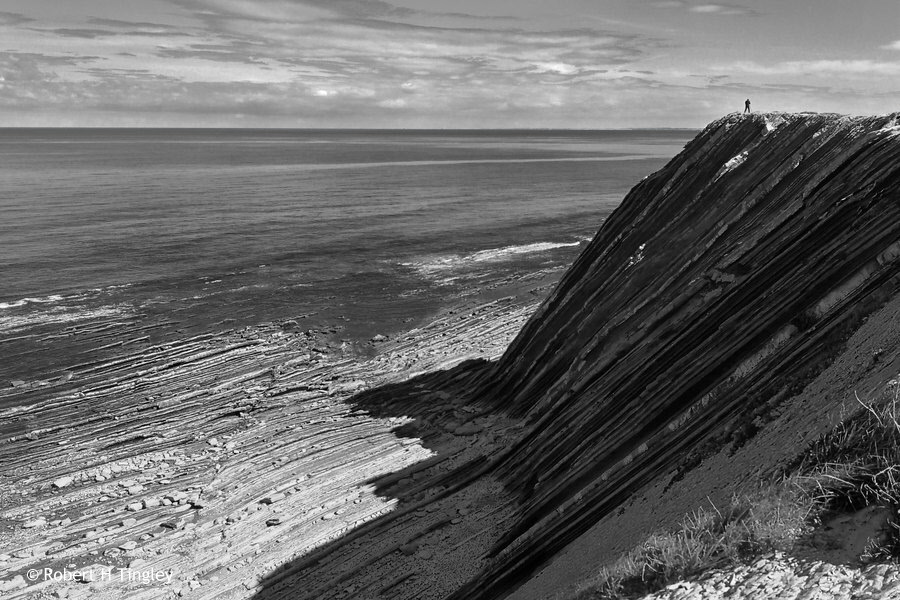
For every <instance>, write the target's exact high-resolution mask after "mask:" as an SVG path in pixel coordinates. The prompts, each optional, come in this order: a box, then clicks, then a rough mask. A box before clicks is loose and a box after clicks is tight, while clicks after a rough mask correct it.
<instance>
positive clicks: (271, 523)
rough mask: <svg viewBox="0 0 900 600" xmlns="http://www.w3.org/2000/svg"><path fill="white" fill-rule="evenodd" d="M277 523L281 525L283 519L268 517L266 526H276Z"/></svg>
mask: <svg viewBox="0 0 900 600" xmlns="http://www.w3.org/2000/svg"><path fill="white" fill-rule="evenodd" d="M275 525H281V519H278V518H275V519H268V520H267V521H266V527H274V526H275Z"/></svg>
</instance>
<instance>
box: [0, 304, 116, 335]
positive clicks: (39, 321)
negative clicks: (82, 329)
mask: <svg viewBox="0 0 900 600" xmlns="http://www.w3.org/2000/svg"><path fill="white" fill-rule="evenodd" d="M130 312H132V311H131V310H130V308H128V307H123V306H99V307H97V308H77V309H70V308H66V307H64V306H54V307H52V308H51V309H49V310H46V311H42V312H35V313H31V314H25V315H10V316H0V331H2V332H13V331H20V330H22V329H27V328H29V327H36V326H38V325H52V324H60V323H70V322H72V321H85V320H89V319H99V318H103V317H114V316H121V315H125V314H129V313H130Z"/></svg>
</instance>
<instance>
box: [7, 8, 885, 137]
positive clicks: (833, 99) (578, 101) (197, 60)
mask: <svg viewBox="0 0 900 600" xmlns="http://www.w3.org/2000/svg"><path fill="white" fill-rule="evenodd" d="M898 76H900V2H898V1H897V0H855V1H851V0H752V1H751V0H744V1H743V2H735V3H728V4H719V3H708V2H703V1H694V0H554V1H553V2H548V1H547V0H454V1H453V2H448V1H446V0H445V1H438V0H0V126H6V127H10V126H54V127H56V126H149V127H314V128H315V127H323V128H331V127H348V128H357V127H363V128H567V129H617V128H635V127H688V128H696V127H702V126H703V125H705V124H706V123H708V122H709V121H711V120H713V119H716V118H718V117H720V116H722V115H724V114H726V113H729V112H733V111H740V110H742V109H743V107H744V99H745V98H750V99H751V102H752V108H753V109H754V110H755V111H816V112H839V113H849V114H881V113H887V112H892V111H895V110H900V83H898V82H900V77H898Z"/></svg>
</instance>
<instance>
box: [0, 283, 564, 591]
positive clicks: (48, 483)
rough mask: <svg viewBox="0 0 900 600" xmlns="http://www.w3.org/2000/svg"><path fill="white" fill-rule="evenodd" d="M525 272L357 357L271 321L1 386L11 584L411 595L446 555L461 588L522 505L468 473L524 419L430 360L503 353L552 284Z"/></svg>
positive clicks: (0, 536)
mask: <svg viewBox="0 0 900 600" xmlns="http://www.w3.org/2000/svg"><path fill="white" fill-rule="evenodd" d="M507 283H508V282H507ZM516 283H517V285H518V286H519V287H518V288H517V289H516V290H514V291H516V292H521V293H520V294H518V295H513V296H508V297H501V298H499V299H496V300H491V301H487V302H483V301H482V302H478V301H474V300H469V301H468V302H466V303H463V304H461V305H458V306H457V307H456V308H454V309H450V310H446V311H445V312H444V314H442V315H441V316H439V317H438V318H437V319H435V320H434V321H432V322H430V323H428V324H427V325H424V326H422V327H420V328H416V329H413V330H410V331H408V332H405V333H403V334H401V335H389V336H386V335H376V336H374V337H373V338H372V339H371V340H369V341H368V342H367V344H365V345H367V346H369V347H368V348H367V349H366V352H364V353H360V352H357V350H358V348H354V347H351V346H350V345H349V344H346V343H345V344H342V345H338V344H337V343H331V340H329V339H328V338H327V336H326V335H325V333H327V332H321V331H300V330H297V328H296V327H294V326H293V324H290V325H289V326H287V327H285V326H283V324H282V326H279V325H276V324H271V325H264V326H259V327H250V328H244V329H242V330H239V331H230V332H226V333H223V334H220V335H203V336H197V337H194V338H191V339H185V340H178V341H173V342H167V343H165V344H162V345H158V346H150V347H145V348H140V349H135V350H132V351H130V352H129V351H128V350H127V349H125V348H123V349H122V351H121V353H120V354H118V356H117V357H116V358H114V359H110V360H103V361H97V362H92V363H89V364H83V365H77V366H74V367H72V368H70V369H69V370H68V373H69V375H68V376H67V377H63V378H54V379H51V380H40V381H32V382H25V381H22V382H17V383H16V385H15V386H12V387H9V388H7V389H6V390H4V391H3V392H0V402H2V403H3V404H2V405H3V406H8V407H9V408H7V409H5V410H3V411H2V412H0V422H2V423H3V433H4V439H3V441H2V443H0V464H2V465H3V466H2V470H0V572H2V573H3V574H4V575H3V577H2V578H0V593H2V594H3V597H14V598H15V597H23V598H24V597H39V596H46V597H60V598H61V597H68V598H94V597H96V598H122V597H126V596H127V597H135V598H169V597H180V596H188V597H192V598H222V597H232V598H247V597H251V596H253V595H256V594H259V593H261V592H262V593H264V594H266V595H276V596H277V595H278V593H277V590H278V585H276V584H277V583H278V582H279V581H282V580H285V578H287V579H289V580H290V581H291V582H296V581H302V583H303V588H304V589H306V590H308V591H309V592H310V595H314V594H313V591H316V594H318V593H319V592H323V593H327V594H330V595H332V597H359V596H358V593H360V592H361V590H362V588H363V587H365V588H367V589H370V590H375V591H382V592H385V591H388V590H392V589H395V590H397V592H398V594H400V595H401V596H404V595H407V594H409V593H412V592H411V590H419V592H421V590H422V589H423V588H425V587H430V586H431V585H432V584H431V583H429V581H428V580H429V579H430V577H428V576H427V574H428V573H429V572H430V571H434V570H440V571H442V572H443V573H445V574H446V573H447V572H448V569H449V572H458V576H456V577H447V578H445V579H444V581H445V582H446V583H445V587H444V588H443V590H440V589H435V590H434V592H435V593H434V594H433V595H434V596H439V595H441V593H440V592H441V591H443V592H444V593H447V592H449V591H451V590H452V589H453V586H454V585H459V584H461V583H462V582H463V581H464V580H465V579H467V578H468V577H471V576H472V575H474V573H475V569H476V568H477V563H475V562H472V561H470V560H468V559H469V557H471V556H472V554H473V547H475V546H477V547H479V548H480V547H482V546H484V545H485V544H487V543H492V542H493V541H494V539H495V538H496V537H497V536H498V535H499V531H493V530H492V529H491V526H490V525H489V524H492V523H501V522H502V521H503V519H504V518H509V516H510V511H509V509H508V507H507V505H506V504H505V503H504V499H505V496H504V493H503V492H502V489H501V486H499V485H492V484H491V483H489V482H482V483H479V484H478V485H475V486H466V485H465V484H466V483H469V482H471V481H472V480H473V479H474V478H476V477H477V476H478V475H480V474H482V473H483V472H484V470H485V464H487V462H489V460H490V457H491V456H492V455H494V454H495V453H497V452H498V451H499V450H500V449H502V448H503V447H504V446H505V444H506V443H508V440H509V439H511V438H515V437H516V436H517V435H518V434H519V432H520V431H521V428H520V425H519V424H518V423H516V422H513V421H511V420H509V419H505V418H503V417H500V416H497V415H494V414H492V413H491V412H490V411H489V410H486V409H485V408H484V407H483V406H479V405H478V404H476V403H471V402H469V401H468V400H467V399H466V398H464V397H462V396H457V395H454V394H453V393H452V392H449V391H446V390H448V389H451V390H452V388H453V385H452V381H450V382H449V383H448V381H449V380H452V378H453V376H454V375H453V374H454V371H453V370H451V371H449V375H443V376H439V378H441V377H443V378H444V379H443V380H442V381H438V380H436V379H435V378H434V377H433V376H431V377H429V376H421V377H417V375H419V374H422V373H430V372H433V371H436V370H439V369H448V368H452V367H453V366H454V365H456V364H458V363H460V362H462V361H470V364H473V365H475V367H474V368H472V369H464V370H463V371H464V372H465V373H466V375H465V377H471V376H472V374H473V373H474V374H477V373H478V372H479V371H481V370H483V368H480V367H479V366H478V365H484V364H486V363H485V362H484V361H485V360H488V359H492V358H496V357H497V356H499V355H500V354H501V353H502V352H503V351H504V350H505V348H506V346H507V344H508V343H509V341H510V340H511V339H512V337H513V336H514V335H515V334H516V333H517V331H518V330H519V328H520V327H521V326H522V324H523V323H524V322H525V320H526V319H527V318H528V317H529V315H530V314H531V313H532V312H533V310H534V309H535V307H536V305H537V302H538V301H539V300H540V298H541V297H542V296H543V295H544V294H545V293H546V291H547V287H546V286H547V283H546V281H544V279H543V278H542V277H534V278H532V279H531V280H530V281H529V278H527V277H526V278H524V280H523V281H519V282H516ZM494 287H497V288H500V287H502V286H494ZM504 289H506V288H504ZM501 292H502V289H501V290H499V291H498V289H493V290H488V291H487V293H489V294H493V295H499V294H500V293H501ZM87 327H89V328H90V330H96V329H102V327H103V324H102V323H96V322H95V323H91V324H90V325H89V326H87ZM366 355H369V356H368V357H367V356H366ZM472 361H478V362H472ZM410 378H412V380H411V382H410V383H406V384H402V385H398V384H399V383H400V382H404V381H407V380H409V379H410ZM432 387H434V388H435V391H432V390H431V388H432ZM438 388H440V390H441V391H437V390H438ZM367 390H369V392H367ZM367 394H368V396H367ZM426 504H427V508H422V507H423V506H424V505H426ZM385 528H388V529H391V530H392V531H391V534H390V535H384V532H383V531H382V530H383V529H385ZM379 532H380V533H379ZM375 537H377V538H378V539H384V540H387V542H383V543H380V544H379V542H378V541H377V540H374V538H375ZM335 540H340V542H341V543H340V545H339V547H340V550H341V557H340V560H339V561H337V562H338V563H339V564H334V565H332V564H331V563H333V562H335V560H334V556H331V555H332V554H334V549H335V548H336V547H338V546H336V545H335V543H334V542H335ZM373 540H374V541H373ZM395 540H402V541H403V543H399V544H398V543H397V542H396V541H395ZM348 552H349V553H352V555H351V556H350V557H348V555H347V553H348ZM475 553H476V554H477V552H475ZM329 561H331V562H329ZM453 561H456V564H455V565H454V564H452V563H453ZM360 571H364V573H363V575H361V576H360V575H358V574H359V572H360ZM401 592H402V593H401ZM419 592H416V593H419ZM296 595H297V593H296V590H295V591H293V592H291V593H289V594H288V595H287V596H285V597H296Z"/></svg>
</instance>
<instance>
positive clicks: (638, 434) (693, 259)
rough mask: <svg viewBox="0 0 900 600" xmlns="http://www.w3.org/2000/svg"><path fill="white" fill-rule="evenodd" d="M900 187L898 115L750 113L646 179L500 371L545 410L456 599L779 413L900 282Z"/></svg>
mask: <svg viewBox="0 0 900 600" xmlns="http://www.w3.org/2000/svg"><path fill="white" fill-rule="evenodd" d="M898 197H900V126H898V116H897V115H889V116H883V117H866V118H851V117H842V116H837V115H819V114H768V115H763V114H758V115H752V116H740V115H730V116H728V117H725V118H723V119H721V120H719V121H716V122H714V123H712V124H710V125H709V126H708V127H707V128H706V129H704V130H703V131H702V132H701V133H700V134H699V135H698V136H697V137H696V138H695V139H694V140H693V141H692V142H690V143H689V144H688V145H687V146H686V147H685V149H684V151H683V152H682V153H681V154H679V155H678V156H677V157H675V158H674V159H673V160H672V161H671V162H670V163H669V164H668V165H667V166H666V167H665V168H663V169H662V170H660V171H658V172H657V173H655V174H653V175H651V176H650V177H647V178H646V179H644V180H643V181H642V182H641V183H639V184H638V185H637V186H636V187H635V188H634V189H633V190H632V191H631V192H630V193H629V194H628V196H627V197H626V198H625V199H624V201H623V202H622V204H621V205H620V206H619V208H618V209H617V210H616V211H615V212H614V213H613V214H612V215H611V216H610V217H609V219H607V221H606V222H605V223H604V225H603V227H602V229H601V230H600V231H599V233H598V234H597V236H596V237H595V238H594V240H593V241H592V242H591V243H590V244H589V246H588V247H587V248H585V249H584V251H583V252H582V254H581V255H580V256H579V257H578V259H577V260H576V261H575V263H574V264H573V266H572V267H571V269H570V270H569V271H568V272H567V273H566V274H565V275H564V277H563V278H562V280H561V281H560V283H559V285H558V286H557V287H556V289H555V290H554V291H553V293H552V294H551V295H550V297H549V298H548V299H547V300H546V301H545V302H544V303H543V304H542V305H541V307H540V308H539V309H538V311H537V312H536V313H535V314H534V315H533V316H532V318H531V319H530V320H529V322H528V324H527V325H526V326H525V327H524V328H523V330H522V331H521V333H520V334H519V335H518V336H517V337H516V339H515V341H514V342H513V343H512V344H511V345H510V347H509V349H508V350H507V351H506V353H505V354H504V355H503V357H502V358H501V359H500V361H499V363H498V365H497V366H496V368H495V369H494V370H493V372H492V373H490V374H489V376H486V377H485V378H484V379H483V380H482V381H483V382H484V384H483V386H482V388H481V389H480V391H479V393H480V394H481V395H482V396H483V397H484V398H485V399H489V400H492V401H493V402H496V403H497V404H498V405H500V406H502V407H503V408H504V409H505V410H507V411H508V412H509V414H511V415H513V416H521V417H523V418H524V419H525V420H526V421H527V422H528V424H529V427H528V431H527V433H526V434H525V435H523V436H522V437H521V438H520V439H519V441H518V442H516V443H515V444H514V445H513V446H512V447H511V448H509V450H508V452H507V453H506V455H505V458H504V459H503V460H501V461H499V462H498V464H497V465H496V467H495V469H494V470H493V471H492V472H493V473H494V474H495V475H496V476H498V477H499V478H500V479H501V480H502V481H504V482H505V483H506V485H507V486H508V489H510V490H513V491H515V492H516V493H517V494H518V497H519V499H520V501H521V503H522V504H521V508H520V509H519V512H518V517H517V518H516V519H515V520H514V524H513V526H512V527H511V528H510V530H509V531H508V532H507V533H506V535H504V537H503V538H502V540H500V541H499V542H498V543H497V544H496V545H495V546H494V547H493V548H492V550H491V556H492V559H491V564H490V566H489V567H488V568H487V569H485V570H484V571H483V572H482V573H481V575H479V576H478V577H477V578H476V579H474V580H473V581H471V582H470V583H469V584H468V585H466V586H465V587H464V588H462V589H461V590H460V591H459V592H458V593H457V594H456V595H455V596H454V597H455V598H467V599H471V598H495V597H499V596H501V595H503V594H504V593H506V592H508V591H509V590H510V589H512V588H514V587H515V586H516V585H517V584H518V582H521V581H522V580H523V579H524V578H525V577H527V576H528V575H529V574H530V573H532V572H533V571H534V570H535V569H536V568H537V567H538V566H539V565H541V564H542V563H543V562H544V561H546V560H547V559H548V558H549V557H551V556H553V555H554V554H555V553H556V552H558V551H559V550H560V549H561V548H563V547H564V546H565V545H566V544H567V543H569V542H570V541H572V540H573V539H575V538H576V537H577V536H579V535H580V534H581V533H582V532H584V531H586V530H587V528H589V527H590V526H591V525H592V524H594V523H596V522H597V521H598V520H599V519H601V518H602V517H604V516H605V515H607V514H609V513H610V512H611V511H613V510H614V509H616V507H617V506H619V505H620V504H621V503H622V502H623V501H624V500H626V499H627V498H628V497H629V496H630V495H632V494H633V493H634V492H635V491H636V490H637V489H639V488H640V487H641V486H644V485H646V484H648V483H649V482H650V481H652V480H653V479H654V478H655V477H658V476H660V475H662V474H664V473H666V472H668V471H669V470H672V469H676V470H677V469H678V468H679V465H681V467H683V468H689V466H690V464H691V460H692V459H691V456H692V454H693V455H694V456H695V457H696V458H697V459H698V460H699V458H702V454H697V452H698V451H699V450H700V449H701V448H702V447H704V446H707V447H709V448H715V447H716V446H715V445H714V444H718V445H719V446H718V447H721V446H722V445H724V444H731V445H734V446H735V447H739V446H740V445H741V444H742V443H743V441H745V440H746V439H747V438H748V437H750V436H752V435H753V434H754V433H755V432H756V431H758V430H759V428H761V427H764V426H765V423H766V419H768V418H771V415H772V414H774V413H775V412H776V411H777V407H778V405H779V403H781V402H784V401H785V400H786V399H788V398H790V397H791V396H792V395H794V394H796V393H798V392H799V391H800V390H802V388H803V386H804V384H805V383H807V382H809V381H811V380H812V378H814V377H815V376H816V374H817V373H819V372H821V371H822V370H823V369H824V368H825V367H826V366H827V365H828V364H829V362H830V361H831V360H833V359H834V357H835V356H836V355H837V354H838V353H839V352H840V351H841V348H842V347H843V343H844V341H845V340H846V339H847V338H848V337H849V336H850V334H851V333H852V332H853V331H855V330H856V329H857V328H858V327H859V326H860V324H861V323H863V322H864V320H865V319H866V317H867V315H869V314H870V313H872V312H873V311H874V310H876V309H878V308H879V307H880V306H882V305H883V304H884V303H885V302H886V301H887V300H888V299H890V298H892V297H893V296H894V295H895V294H896V293H897V290H898V275H900V262H898V260H897V259H898V257H900V203H898V202H897V198H898ZM883 358H884V359H885V360H886V361H888V362H889V361H890V360H892V359H893V358H894V357H893V356H891V357H887V356H886V357H883Z"/></svg>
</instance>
